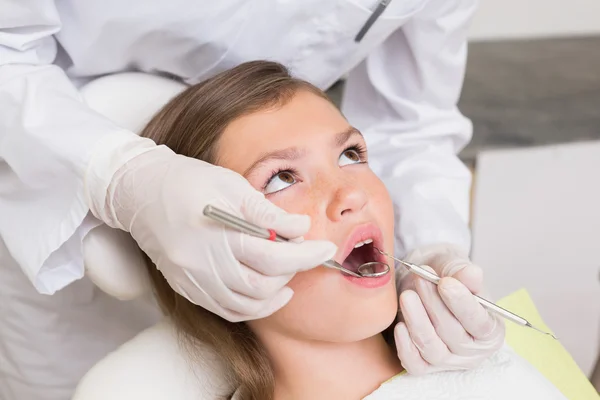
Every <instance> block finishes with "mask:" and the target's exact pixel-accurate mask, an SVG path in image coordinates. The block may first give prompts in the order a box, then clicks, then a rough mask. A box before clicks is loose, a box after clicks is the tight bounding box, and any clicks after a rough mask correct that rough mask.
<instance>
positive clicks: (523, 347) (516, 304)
mask: <svg viewBox="0 0 600 400" xmlns="http://www.w3.org/2000/svg"><path fill="white" fill-rule="evenodd" d="M497 304H498V305H499V306H501V307H503V308H506V309H507V310H509V311H512V312H514V313H515V314H518V315H520V316H522V317H523V318H525V319H526V320H528V321H529V322H530V323H531V324H532V325H534V326H536V327H538V328H540V329H542V330H545V331H548V332H550V331H551V330H550V329H549V328H548V327H547V326H546V324H545V323H544V321H542V317H541V316H540V314H539V313H538V311H537V309H536V307H535V305H534V304H533V301H532V300H531V297H529V294H528V293H527V291H526V290H525V289H521V290H518V291H516V292H514V293H512V294H510V295H508V296H506V297H505V298H503V299H502V300H500V301H499V302H497ZM559 339H560V338H559ZM506 342H507V343H508V345H509V346H510V347H512V348H513V349H514V350H515V351H516V352H517V353H518V354H519V355H520V356H521V357H523V358H525V359H526V360H527V361H529V362H530V363H531V364H533V366H534V367H536V368H537V369H538V370H539V371H540V372H541V373H542V374H543V375H544V376H545V377H546V378H547V379H548V380H549V381H550V382H552V383H553V384H554V385H555V386H556V387H557V388H558V389H559V390H560V391H561V392H562V393H563V394H564V395H565V396H566V397H567V398H568V399H569V400H598V399H600V395H598V392H596V390H595V389H594V387H593V386H592V384H591V383H590V381H589V380H588V379H587V377H586V376H585V374H584V373H583V372H582V371H581V370H580V369H579V367H578V366H577V364H576V363H575V361H574V360H573V358H571V355H570V354H569V353H568V352H567V350H566V349H565V348H564V347H563V346H562V344H560V342H559V341H557V340H554V339H553V338H552V337H550V336H547V335H544V334H542V333H539V332H536V331H534V330H533V329H529V328H524V327H521V326H519V325H516V324H513V323H512V322H510V321H507V322H506Z"/></svg>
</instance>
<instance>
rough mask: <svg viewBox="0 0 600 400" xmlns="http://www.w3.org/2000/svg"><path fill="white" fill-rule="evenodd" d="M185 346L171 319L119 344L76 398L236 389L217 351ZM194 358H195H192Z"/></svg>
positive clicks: (119, 399)
mask: <svg viewBox="0 0 600 400" xmlns="http://www.w3.org/2000/svg"><path fill="white" fill-rule="evenodd" d="M198 350H201V360H198V359H197V358H194V357H195V356H196V355H194V354H189V353H188V352H187V350H186V348H185V347H182V346H181V344H180V342H179V340H178V337H177V334H176V332H175V330H174V328H173V327H172V325H171V324H170V322H169V320H168V319H165V320H163V321H162V322H160V323H159V324H157V325H155V326H154V327H152V328H149V329H147V330H145V331H144V332H142V333H140V334H139V335H138V336H136V337H135V338H133V339H132V340H130V341H129V342H127V343H126V344H124V345H123V346H121V347H120V348H119V349H117V350H116V351H115V352H113V353H111V354H110V355H108V356H107V357H106V358H104V359H103V360H102V361H100V362H99V363H98V364H96V365H95V366H94V367H93V368H92V369H91V370H90V371H89V372H88V373H87V374H86V375H85V377H84V378H83V379H82V380H81V382H80V383H79V385H78V387H77V389H76V391H75V395H74V396H73V400H107V399H110V400H137V399H143V400H172V399H177V400H214V399H219V398H225V396H226V395H227V394H229V393H231V392H232V387H231V385H230V384H229V383H228V381H227V373H226V369H225V368H224V367H223V365H222V363H221V362H220V360H219V359H218V358H217V356H216V355H215V354H214V353H213V352H212V351H210V350H208V349H206V348H200V349H198ZM192 360H193V361H192Z"/></svg>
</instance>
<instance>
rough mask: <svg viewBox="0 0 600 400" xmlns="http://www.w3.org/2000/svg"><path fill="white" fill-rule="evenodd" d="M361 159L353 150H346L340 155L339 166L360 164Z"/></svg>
mask: <svg viewBox="0 0 600 400" xmlns="http://www.w3.org/2000/svg"><path fill="white" fill-rule="evenodd" d="M362 162H363V160H362V157H361V155H360V154H359V152H358V151H357V150H355V149H347V150H344V152H343V153H342V154H341V155H340V166H344V165H349V164H359V163H362Z"/></svg>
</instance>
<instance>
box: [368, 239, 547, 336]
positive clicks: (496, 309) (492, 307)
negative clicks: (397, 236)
mask: <svg viewBox="0 0 600 400" xmlns="http://www.w3.org/2000/svg"><path fill="white" fill-rule="evenodd" d="M375 250H377V251H378V252H380V253H381V254H383V255H384V256H386V257H389V258H391V259H392V260H395V261H397V262H399V263H400V264H402V265H404V266H405V267H406V269H408V270H409V271H410V272H412V273H413V274H415V275H418V276H420V277H421V278H423V279H425V280H426V281H429V282H431V283H433V284H435V285H437V284H438V282H439V281H440V279H441V278H440V277H439V276H437V275H436V274H434V273H432V272H429V271H427V270H426V269H424V268H423V267H420V266H418V265H416V264H412V263H409V262H406V261H404V260H400V259H399V258H396V257H393V256H391V255H389V254H387V253H386V252H384V251H382V250H379V249H378V248H375ZM473 296H475V300H477V302H479V304H481V305H482V306H483V307H484V308H486V309H487V310H489V311H491V312H493V313H495V314H496V315H499V316H501V317H502V318H505V319H507V320H509V321H512V322H514V323H515V324H518V325H521V326H525V327H527V328H531V329H533V330H536V331H538V332H540V333H543V334H545V335H548V336H552V337H553V338H554V339H556V340H558V338H557V337H556V336H554V335H553V334H552V333H550V332H545V331H543V330H541V329H539V328H536V327H535V326H533V325H532V324H531V323H530V322H529V321H527V320H526V319H525V318H523V317H520V316H518V315H517V314H515V313H512V312H510V311H508V310H506V309H504V308H502V307H500V306H499V305H496V304H494V303H492V302H491V301H489V300H486V299H484V298H483V297H479V296H477V295H475V294H474V295H473Z"/></svg>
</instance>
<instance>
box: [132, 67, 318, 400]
mask: <svg viewBox="0 0 600 400" xmlns="http://www.w3.org/2000/svg"><path fill="white" fill-rule="evenodd" d="M299 90H308V91H310V92H312V93H314V94H316V95H318V96H321V97H324V98H326V99H328V97H327V96H326V95H325V93H323V92H322V91H321V90H319V89H318V88H316V87H315V86H313V85H311V84H309V83H307V82H305V81H302V80H299V79H296V78H293V77H292V76H291V75H290V74H289V72H288V70H287V69H286V68H285V67H284V66H282V65H281V64H278V63H275V62H268V61H253V62H248V63H245V64H241V65H240V66H238V67H236V68H233V69H230V70H227V71H225V72H222V73H221V74H219V75H216V76H215V77H213V78H211V79H208V80H206V81H204V82H202V83H200V84H198V85H194V86H192V87H190V88H188V89H186V90H185V91H183V92H182V93H181V94H179V95H178V96H176V97H175V98H174V99H172V100H171V101H170V102H169V103H168V104H167V105H166V106H165V107H163V108H162V110H161V111H159V112H158V113H157V114H156V115H155V116H154V117H153V118H152V120H151V121H150V122H149V123H148V125H147V126H146V127H145V129H144V130H143V131H142V133H141V135H142V136H145V137H149V138H151V139H153V140H154V141H155V142H156V143H157V144H164V145H166V146H168V147H169V148H171V149H172V150H173V151H175V152H176V153H179V154H182V155H185V156H188V157H194V158H197V159H200V160H203V161H206V162H209V163H213V164H215V163H216V162H217V161H218V160H217V157H216V154H217V147H218V144H219V138H220V137H221V134H222V133H223V131H224V130H225V128H226V127H227V126H228V125H229V124H230V123H231V122H233V121H234V120H235V119H237V118H239V117H241V116H243V115H247V114H250V113H253V112H256V111H259V110H264V109H268V108H271V107H281V106H283V105H285V104H286V103H287V102H288V101H289V100H290V99H291V98H292V97H293V96H294V94H295V93H296V92H297V91H299ZM146 263H147V266H148V273H149V274H150V278H151V281H152V284H153V287H154V291H155V294H156V296H157V298H158V301H159V304H160V306H161V308H162V309H163V311H164V312H165V314H166V315H168V316H169V317H170V318H171V319H172V321H173V322H174V324H175V325H176V327H177V329H178V330H179V331H180V332H181V333H182V337H183V338H184V339H185V341H186V342H187V343H190V344H192V346H193V344H194V343H197V341H200V342H201V343H203V344H205V345H207V346H209V347H211V348H212V349H214V350H215V352H216V353H217V354H218V355H219V356H220V357H221V358H222V360H223V361H224V362H225V365H226V366H227V367H228V368H229V370H230V371H231V374H232V377H231V378H232V380H233V382H232V383H233V385H234V386H235V387H239V388H240V390H241V394H242V398H243V399H244V400H268V399H272V398H273V389H274V376H273V370H272V367H271V365H270V363H269V359H268V357H267V354H266V352H265V350H264V349H263V347H262V346H261V344H260V343H259V341H258V339H257V338H256V336H255V335H254V334H253V332H252V331H251V330H250V329H249V328H248V326H247V325H246V324H245V323H232V322H229V321H226V320H225V319H223V318H221V317H219V316H217V315H215V314H213V313H211V312H209V311H207V310H205V309H204V308H202V307H198V306H196V305H194V304H192V303H191V302H189V301H188V300H186V299H185V298H183V297H181V296H180V295H179V294H177V293H176V292H175V291H174V290H173V289H172V288H171V287H170V286H169V284H168V283H167V281H166V280H165V278H164V277H163V276H162V274H161V273H160V272H159V271H158V270H157V269H156V267H155V266H154V265H153V264H152V262H151V261H150V259H149V258H148V257H146Z"/></svg>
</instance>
